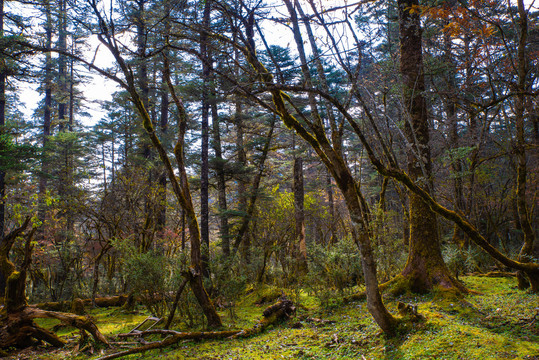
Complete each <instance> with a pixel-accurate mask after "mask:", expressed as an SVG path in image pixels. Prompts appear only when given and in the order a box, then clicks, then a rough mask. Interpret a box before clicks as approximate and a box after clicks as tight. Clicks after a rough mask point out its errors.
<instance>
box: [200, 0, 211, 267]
mask: <svg viewBox="0 0 539 360" xmlns="http://www.w3.org/2000/svg"><path fill="white" fill-rule="evenodd" d="M210 14H211V1H210V0H206V1H205V2H204V12H203V15H202V27H203V28H204V29H208V30H209V28H210ZM208 42H209V38H208V35H207V33H206V32H205V31H203V32H202V33H201V34H200V57H201V60H202V108H201V132H202V136H201V139H202V141H201V147H200V151H201V154H200V157H201V165H200V236H201V240H202V249H201V251H202V273H203V274H204V276H205V277H209V276H210V272H209V261H210V230H209V220H210V219H209V218H210V214H209V209H208V200H209V198H208V197H209V194H208V191H209V165H208V146H209V125H208V118H209V113H210V84H209V82H210V71H211V56H210V54H209V49H208Z"/></svg>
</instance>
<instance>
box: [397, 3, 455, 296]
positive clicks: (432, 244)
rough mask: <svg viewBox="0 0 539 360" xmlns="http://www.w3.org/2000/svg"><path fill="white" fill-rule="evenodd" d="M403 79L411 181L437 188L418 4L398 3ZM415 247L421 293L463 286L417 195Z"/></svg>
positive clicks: (412, 261) (414, 269) (410, 271)
mask: <svg viewBox="0 0 539 360" xmlns="http://www.w3.org/2000/svg"><path fill="white" fill-rule="evenodd" d="M397 3H398V7H399V28H400V54H401V60H400V63H401V68H400V69H401V75H402V81H403V93H404V94H403V95H404V96H403V97H404V107H405V111H406V113H407V114H406V115H405V116H407V117H408V118H407V119H406V121H405V124H406V125H405V133H406V136H407V140H408V143H409V144H411V146H409V147H408V154H407V156H408V173H409V175H410V177H411V179H412V180H413V181H415V182H419V183H421V184H423V185H424V187H425V188H427V189H429V190H430V189H431V188H432V179H431V159H430V147H429V124H428V119H427V104H426V101H425V97H424V92H425V81H424V74H423V55H422V44H421V43H422V35H421V34H422V30H421V25H420V17H419V13H420V10H419V9H418V7H419V4H418V1H417V0H398V2H397ZM409 198H410V205H409V206H410V247H409V252H408V260H407V263H406V266H405V267H404V270H403V271H402V276H404V278H405V279H407V281H408V282H409V284H410V288H411V290H412V291H415V292H426V291H430V290H432V289H433V288H434V287H435V286H442V287H445V288H458V289H461V288H462V286H460V285H458V283H457V282H456V281H455V280H454V279H453V278H452V276H451V275H450V272H449V269H448V268H447V266H446V265H445V263H444V260H443V258H442V252H441V247H440V241H439V238H438V229H437V219H436V214H435V213H434V212H433V211H432V210H431V209H430V207H429V205H428V204H427V203H426V202H424V201H423V199H422V198H421V197H420V196H418V195H417V194H415V193H413V192H410V193H409Z"/></svg>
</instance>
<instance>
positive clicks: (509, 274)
mask: <svg viewBox="0 0 539 360" xmlns="http://www.w3.org/2000/svg"><path fill="white" fill-rule="evenodd" d="M466 275H467V276H476V277H508V278H509V277H516V276H517V273H516V272H506V271H489V272H488V273H469V274H466Z"/></svg>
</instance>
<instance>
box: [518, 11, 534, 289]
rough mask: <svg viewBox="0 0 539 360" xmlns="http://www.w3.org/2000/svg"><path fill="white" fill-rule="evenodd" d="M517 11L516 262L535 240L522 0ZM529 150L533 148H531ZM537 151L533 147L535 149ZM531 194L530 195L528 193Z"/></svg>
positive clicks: (526, 256)
mask: <svg viewBox="0 0 539 360" xmlns="http://www.w3.org/2000/svg"><path fill="white" fill-rule="evenodd" d="M518 13H519V28H520V38H519V43H518V54H517V55H518V65H517V66H518V69H517V70H518V83H517V86H516V91H517V98H516V106H515V122H516V146H515V153H516V156H517V189H516V201H517V209H518V218H519V222H520V225H521V227H522V232H523V233H524V242H523V245H522V248H521V249H520V253H519V255H518V260H519V261H523V262H526V261H531V260H532V259H533V247H534V243H535V231H534V229H533V227H532V224H531V221H530V211H529V210H528V209H529V206H528V203H527V194H526V188H527V173H528V168H527V164H526V162H527V159H526V146H527V144H526V139H525V137H524V127H525V122H524V105H525V102H526V90H527V83H526V74H527V73H528V59H527V54H526V43H527V38H528V14H527V13H526V9H525V7H524V1H523V0H518ZM531 151H534V150H533V149H532V150H531ZM535 151H537V150H535ZM532 196H534V195H532ZM518 278H519V288H521V289H524V288H526V287H528V286H527V285H528V283H527V282H526V281H525V279H523V274H522V273H520V272H519V274H518ZM530 281H531V283H532V286H534V282H535V291H539V289H538V288H537V282H539V280H537V279H530Z"/></svg>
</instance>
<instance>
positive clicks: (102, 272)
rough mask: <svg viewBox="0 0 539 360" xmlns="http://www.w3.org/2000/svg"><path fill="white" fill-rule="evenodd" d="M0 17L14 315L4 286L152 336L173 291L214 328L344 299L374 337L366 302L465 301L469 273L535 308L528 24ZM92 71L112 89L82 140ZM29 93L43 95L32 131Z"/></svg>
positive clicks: (184, 10)
mask: <svg viewBox="0 0 539 360" xmlns="http://www.w3.org/2000/svg"><path fill="white" fill-rule="evenodd" d="M2 9H3V11H2V13H1V14H2V17H1V19H2V27H1V28H2V37H1V40H0V41H1V44H2V46H1V55H2V63H1V64H0V71H1V73H0V116H1V117H0V126H1V134H0V136H1V137H0V160H1V161H0V191H1V195H2V199H3V201H2V203H1V204H0V236H1V238H2V242H1V243H0V250H2V251H1V252H0V265H1V266H0V270H1V271H0V285H1V286H0V291H2V292H4V291H5V292H6V304H7V303H8V300H9V299H8V296H9V294H8V288H9V283H10V282H9V281H8V280H9V279H10V278H13V274H14V273H17V274H19V271H21V272H22V273H23V274H24V275H25V279H23V287H24V290H23V291H22V295H23V296H22V298H21V296H20V292H19V295H13V296H15V298H16V297H17V296H19V300H20V299H24V295H26V296H27V297H28V302H30V303H38V302H45V301H63V300H71V299H74V298H89V299H92V300H93V301H95V298H96V297H102V296H106V295H116V294H128V295H131V296H132V297H134V298H137V299H139V301H142V302H143V303H144V304H145V305H146V306H147V308H148V310H149V311H150V312H151V313H153V314H155V315H158V316H165V315H167V314H169V313H170V312H171V311H173V309H174V308H175V307H176V306H177V301H176V302H174V298H175V295H176V294H180V292H178V289H179V288H181V289H183V288H184V286H186V283H188V284H189V285H190V288H191V289H192V292H190V293H189V294H187V292H185V293H184V294H183V296H184V300H183V302H182V303H181V304H182V305H180V306H183V310H182V311H181V313H182V314H183V316H187V317H188V318H189V319H190V321H191V322H193V323H195V322H197V321H198V322H203V323H204V324H206V325H207V326H208V327H219V326H220V325H221V321H220V319H219V316H218V315H217V313H216V312H215V309H214V307H215V306H223V307H234V306H235V305H234V304H235V303H236V302H237V301H238V299H239V297H240V296H241V294H243V293H244V291H245V289H246V288H247V287H248V286H250V285H253V284H258V283H266V284H273V285H277V286H279V287H287V288H290V287H297V288H306V289H308V291H310V292H312V293H313V294H315V296H317V297H318V298H319V299H320V300H321V301H322V302H323V303H324V302H325V303H330V302H331V301H332V299H334V298H337V297H339V298H342V297H343V296H347V295H351V294H352V293H357V292H358V288H357V286H358V285H359V286H360V287H361V289H360V290H359V291H364V292H365V294H366V296H367V301H368V305H369V311H370V313H371V314H372V316H373V317H374V319H375V321H376V323H377V324H378V325H379V326H380V327H381V328H382V329H383V330H384V331H386V332H388V333H390V332H392V329H394V327H395V324H396V323H397V320H396V319H395V317H394V316H393V315H391V314H390V313H389V312H388V311H387V310H386V309H385V307H384V304H383V303H382V300H381V297H380V293H379V290H378V284H379V283H385V282H389V285H388V286H392V287H393V290H394V291H395V292H399V291H401V292H403V291H407V290H411V291H416V292H429V291H433V290H434V289H437V288H444V289H449V290H451V291H455V292H458V293H466V292H467V289H466V288H465V286H464V285H463V284H462V283H460V282H459V281H458V277H459V275H461V274H464V273H470V272H489V271H492V270H498V271H513V270H518V277H517V279H518V280H515V281H516V282H517V281H518V285H519V287H520V288H521V289H526V288H531V291H539V265H538V261H537V259H538V251H539V246H538V244H537V241H536V237H537V226H536V224H537V223H539V221H538V220H539V219H538V209H537V190H538V189H537V175H538V171H537V168H538V166H539V159H538V157H537V146H538V144H539V104H538V94H537V88H538V78H537V75H538V65H539V63H538V57H539V22H538V20H537V17H538V14H539V12H538V11H537V5H534V4H531V5H530V4H527V3H526V4H525V3H524V2H523V1H521V0H519V1H517V2H511V1H509V2H505V1H498V0H491V1H451V0H449V1H421V2H419V3H418V2H417V1H402V0H399V1H396V2H394V1H370V2H359V3H352V2H343V3H342V4H340V3H336V4H330V2H329V1H328V2H325V1H321V2H319V1H314V0H309V1H304V2H301V1H292V0H284V1H283V2H275V3H273V2H262V1H210V0H206V1H188V0H166V1H151V0H135V1H119V2H117V3H115V4H114V6H113V10H112V11H111V9H110V7H109V5H108V4H105V3H102V2H98V1H94V0H88V1H82V2H81V1H78V2H74V1H69V0H58V1H54V2H53V1H37V2H18V1H5V0H3V1H2ZM28 14H32V16H31V17H28V16H26V15H28ZM284 32H287V33H288V34H289V35H287V36H289V38H290V43H289V44H288V46H287V47H283V44H282V43H278V42H276V41H275V38H276V37H279V36H280V34H281V33H284ZM96 39H98V40H99V42H100V46H99V49H97V47H96V46H97V45H96V44H97V43H98V42H97V41H96ZM97 51H100V52H101V51H108V52H110V53H111V55H112V56H113V57H114V62H113V63H111V64H110V66H106V67H98V66H97V65H96V64H95V63H94V60H95V56H96V55H95V54H96V52H97ZM89 70H91V71H92V72H94V73H97V74H100V75H101V76H104V77H107V78H108V79H110V80H112V81H115V82H116V83H117V84H118V85H119V86H120V87H119V89H121V90H118V91H117V92H115V93H114V94H113V96H112V100H111V101H107V102H103V103H101V104H99V106H100V107H101V109H102V110H103V111H104V112H105V113H106V116H105V117H103V118H102V119H99V120H98V121H97V122H96V124H95V125H93V126H85V125H84V124H85V123H87V121H88V117H89V116H90V115H89V114H91V112H90V113H89V112H88V110H89V108H90V107H93V106H96V104H89V103H88V102H87V101H86V99H85V91H86V90H87V83H88V81H89V78H88V71H89ZM25 82H28V83H32V84H39V88H38V91H39V94H40V96H41V102H40V104H39V106H38V107H37V108H36V110H35V112H34V114H33V115H32V117H31V118H27V117H26V116H25V115H23V114H24V112H23V109H22V104H21V100H24V99H22V97H24V92H21V91H20V89H21V88H22V85H21V84H23V83H25ZM93 120H95V119H93ZM12 280H13V281H15V280H16V279H14V278H13V279H12ZM363 284H365V286H366V287H365V288H363V287H362V286H363ZM19 285H20V284H19ZM4 289H5V290H4ZM178 296H179V295H178ZM210 299H212V300H210ZM22 302H23V303H24V302H25V301H22ZM16 303H17V304H16V305H17V306H15V307H12V308H11V310H12V311H15V310H18V309H19V308H20V306H21V305H22V306H24V304H21V302H20V301H19V302H16ZM172 304H174V307H173V306H172ZM198 306H201V309H202V312H201V311H200V310H199V309H200V308H199V307H198ZM201 313H203V314H204V315H205V318H204V319H202V317H201ZM186 314H187V315H186Z"/></svg>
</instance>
